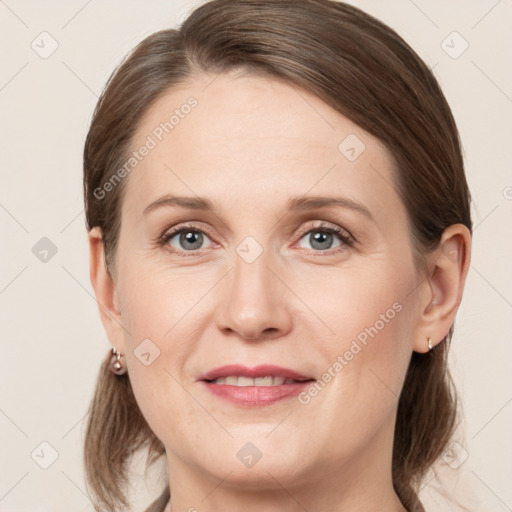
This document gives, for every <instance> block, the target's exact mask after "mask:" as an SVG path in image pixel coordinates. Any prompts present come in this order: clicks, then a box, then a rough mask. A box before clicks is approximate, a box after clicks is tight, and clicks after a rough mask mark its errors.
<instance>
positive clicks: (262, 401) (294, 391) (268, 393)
mask: <svg viewBox="0 0 512 512" xmlns="http://www.w3.org/2000/svg"><path fill="white" fill-rule="evenodd" d="M201 382H202V383H203V384H204V385H205V386H206V387H207V388H208V390H210V391H211V392H212V393H213V394H214V395H217V396H219V397H221V398H224V399H225V400H228V401H230V402H232V403H235V404H237V405H244V406H249V407H260V406H263V405H270V404H273V403H276V402H279V401H281V400H284V399H285V398H291V397H293V396H297V395H298V394H299V393H300V392H301V391H303V390H304V389H305V388H307V387H308V386H309V385H310V384H311V383H312V382H314V381H312V380H308V381H304V382H297V383H296V384H282V385H281V386H232V385H229V384H214V383H213V382H207V381H205V380H203V381H201Z"/></svg>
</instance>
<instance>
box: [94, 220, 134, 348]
mask: <svg viewBox="0 0 512 512" xmlns="http://www.w3.org/2000/svg"><path fill="white" fill-rule="evenodd" d="M88 236H89V256H90V271H89V275H90V279H91V283H92V286H93V288H94V293H95V295H96V302H97V303H98V308H99V312H100V317H101V322H102V323H103V327H104V328H105V332H106V333H107V337H108V339H109V341H110V343H111V344H112V345H113V346H114V347H115V348H117V350H119V352H121V353H122V354H124V333H123V330H124V329H125V328H124V327H123V322H122V318H121V310H120V308H119V300H118V296H117V290H116V285H115V282H114V278H113V276H112V274H111V272H110V271H109V270H108V269H107V267H106V262H105V253H104V247H103V237H102V233H101V228H99V227H98V226H96V227H94V228H92V229H91V230H90V231H89V235H88Z"/></svg>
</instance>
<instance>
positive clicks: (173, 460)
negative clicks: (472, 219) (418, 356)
mask: <svg viewBox="0 0 512 512" xmlns="http://www.w3.org/2000/svg"><path fill="white" fill-rule="evenodd" d="M214 78H215V77H213V76H197V77H195V78H194V79H193V80H191V81H190V82H189V83H187V84H186V85H182V86H180V87H179V88H177V89H173V90H172V91H170V92H168V93H167V94H166V95H164V96H163V97H162V98H160V99H159V101H157V102H156V103H155V104H154V105H153V106H152V108H151V109H150V110H148V111H147V113H146V115H145V116H144V118H143V119H142V122H141V125H140V126H139V128H138V131H137V136H136V138H135V140H134V141H133V150H134V151H137V155H138V156H137V155H135V156H134V158H136V160H137V163H136V165H133V168H132V170H131V171H130V172H129V174H128V175H127V176H126V177H124V179H126V180H127V183H126V184H125V185H126V190H125V196H124V199H123V204H122V224H121V231H120V238H119V245H118V252H117V266H116V275H115V284H116V291H115V301H116V303H117V304H118V306H119V310H120V321H121V322H122V324H123V327H124V329H122V328H121V327H118V330H117V331H116V332H114V333H113V334H112V333H111V335H110V337H111V341H112V342H113V344H114V345H116V346H117V347H118V349H119V350H120V351H121V352H123V353H124V354H125V355H126V362H127V366H128V372H129V375H130V380H131V383H132V386H133V390H134V393H135V396H136V399H137V401H138V403H139V405H140V408H141V410H142V412H143V414H144V416H145V418H146V419H147V421H148V423H149V425H150V427H151V428H152V429H153V431H154V432H155V434H156V435H157V436H158V437H159V438H160V440H161V441H162V442H163V444H164V445H165V448H166V451H167V458H168V463H169V469H170V471H171V473H172V472H173V471H176V472H178V471H184V470H185V469H187V470H188V471H195V472H198V473H201V474H203V475H205V476H208V477H212V478H214V479H215V481H216V482H218V481H219V479H224V478H225V477H226V475H228V474H229V479H228V480H227V482H231V484H233V485H236V484H239V483H243V484H244V485H245V486H246V487H245V488H249V487H255V488H258V486H264V485H266V484H265V482H266V483H267V484H268V485H275V480H277V481H279V482H280V484H281V485H283V486H284V487H285V488H286V487H287V484H288V485H291V484H292V483H293V485H294V486H295V485H300V483H301V482H306V481H307V482H311V480H312V479H317V480H318V481H319V482H322V481H325V479H328V478H329V475H335V476H336V478H337V479H339V478H340V476H343V478H345V481H347V480H350V478H351V475H355V474H357V470H356V469H357V468H358V467H359V468H362V467H367V468H373V469H372V471H373V470H375V472H377V471H378V470H379V468H378V466H379V464H380V465H385V468H384V469H385V471H388V470H389V468H388V466H387V464H388V463H389V461H390V457H391V447H392V438H393V428H394V422H395V416H396V408H397V402H398V396H399V393H400V390H401V387H402V383H403V380H404V377H405V373H406V369H407V366H408V362H409V360H410V356H411V353H412V350H413V338H414V333H415V327H416V319H417V314H418V311H419V298H418V292H417V286H418V283H420V281H421V275H420V274H419V273H418V272H417V270H416V268H415V266H414V262H413V252H412V245H411V239H410V235H409V230H408V220H407V215H406V211H405V209H404V206H403V204H402V203H401V201H400V198H399V195H398V194H397V192H396V190H395V188H394V185H393V182H394V180H393V170H392V166H393V161H392V159H391V157H390V155H389V153H388V151H387V150H386V148H385V147H384V146H383V145H382V144H381V143H380V142H379V141H378V140H377V139H375V138H374V137H373V136H371V135H369V134H368V133H366V132H365V131H363V130H362V129H360V128H359V127H358V126H356V125H354V124H353V123H352V122H351V121H349V120H348V119H346V118H345V117H343V116H342V115H340V114H339V113H337V112H336V111H334V110H333V109H331V108H330V107H329V106H327V105H326V104H325V103H323V102H322V101H321V100H320V99H318V98H317V97H316V96H313V95H312V94H310V93H308V92H306V91H305V90H302V89H300V88H298V87H295V86H294V87H292V86H290V85H286V84H285V83H283V82H280V81H277V80H275V79H270V78H264V77H262V76H259V77H258V76H255V75H249V74H245V75H242V74H241V73H230V74H222V75H220V76H217V77H216V78H215V79H214ZM186 105H188V106H186ZM173 115H174V118H172V119H171V116H173ZM165 123H167V124H165ZM143 146H145V147H146V148H147V150H143V149H142V150H141V149H140V148H142V147H143ZM132 164H134V161H132ZM106 194H107V195H108V192H107V193H106ZM171 196H172V197H181V198H185V197H186V198H188V199H187V200H184V199H181V200H180V201H178V202H177V201H174V202H172V201H168V202H167V203H160V205H158V204H155V201H159V200H160V199H161V198H164V197H168V198H170V197H171ZM326 198H332V199H336V200H337V202H334V201H333V202H329V203H328V202H326V201H325V204H324V200H325V199H326ZM106 200H108V197H106ZM204 201H209V202H210V203H211V204H212V205H213V207H214V208H213V210H210V209H207V208H203V207H200V206H201V205H202V204H203V202H204ZM151 205H153V206H151ZM180 228H183V229H184V231H183V232H182V233H181V234H180V233H177V234H172V235H171V236H170V237H168V238H167V239H166V238H165V235H166V233H169V232H171V229H172V230H178V229H180ZM330 230H338V231H339V232H340V233H336V232H332V231H330ZM160 241H161V243H160ZM112 338H113V339H112ZM224 365H242V366H244V367H248V368H250V369H252V368H254V367H257V366H259V365H277V366H279V367H283V368H286V369H289V370H293V371H295V372H298V373H299V374H301V375H302V376H303V377H304V378H307V379H314V381H309V382H307V383H302V384H299V383H295V382H294V383H291V384H287V385H283V386H277V385H275V386H273V387H272V389H270V388H268V387H264V386H263V385H262V384H264V383H265V382H267V381H266V380H260V381H254V382H253V381H250V380H247V379H240V380H239V381H237V380H236V379H235V380H234V381H233V380H230V381H229V382H230V383H231V384H229V385H223V384H218V383H209V384H208V383H206V382H205V381H204V380H201V379H202V378H204V376H205V374H206V373H207V372H210V371H212V370H214V369H216V368H219V367H222V366H224ZM265 372H267V373H270V374H272V375H275V376H278V375H280V370H272V371H270V370H264V369H263V370H262V373H265ZM221 373H222V372H221ZM281 373H282V372H281ZM242 374H243V371H242V370H236V369H235V370H227V372H224V375H229V376H233V375H235V376H236V375H242ZM262 377H263V375H262ZM287 382H288V381H287ZM234 383H236V384H237V385H239V386H241V387H236V388H235V387H234ZM268 383H270V382H269V381H268ZM272 383H273V384H278V381H277V380H276V381H272ZM255 384H256V386H254V385H255ZM216 386H219V387H217V388H216ZM246 386H253V387H252V388H250V389H249V388H248V387H246ZM221 387H222V389H224V390H226V389H227V390H230V391H231V394H229V393H228V394H227V395H221V394H218V393H216V392H215V391H219V390H220V389H221ZM276 389H277V390H281V391H282V390H285V391H286V392H290V393H291V394H289V395H287V396H284V397H281V399H277V398H278V397H277V395H276V394H275V393H274V391H275V390H276ZM237 397H238V398H237ZM257 400H259V401H257ZM375 461H377V462H375ZM379 461H380V462H379ZM381 469H382V468H381ZM170 477H171V481H172V474H171V475H170Z"/></svg>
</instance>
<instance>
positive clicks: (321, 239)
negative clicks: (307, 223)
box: [311, 231, 332, 249]
mask: <svg viewBox="0 0 512 512" xmlns="http://www.w3.org/2000/svg"><path fill="white" fill-rule="evenodd" d="M331 239H332V233H326V232H322V231H317V232H316V233H315V234H314V235H313V240H312V242H311V247H313V248H315V249H328V248H329V245H330V244H331V242H332V240H331ZM317 243H318V244H320V247H318V246H316V247H315V244H317Z"/></svg>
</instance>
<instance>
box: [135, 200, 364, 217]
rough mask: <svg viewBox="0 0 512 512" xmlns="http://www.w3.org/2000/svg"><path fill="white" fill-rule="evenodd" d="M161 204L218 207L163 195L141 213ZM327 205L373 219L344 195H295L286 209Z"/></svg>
mask: <svg viewBox="0 0 512 512" xmlns="http://www.w3.org/2000/svg"><path fill="white" fill-rule="evenodd" d="M163 206H180V207H181V208H187V209H189V210H209V211H211V212H215V211H216V210H218V209H219V205H218V203H216V202H214V201H211V200H209V199H207V198H205V197H187V196H173V195H165V196H162V197H160V198H158V199H157V200H156V201H153V202H152V203H150V204H149V205H148V206H146V207H145V208H144V211H143V215H147V214H148V213H149V212H151V211H153V210H156V209H157V208H161V207H163ZM329 206H337V207H341V208H347V209H350V210H354V211H356V212H358V213H361V214H363V215H364V216H365V217H368V218H369V219H373V215H372V214H371V212H370V210H368V208H366V206H364V205H362V204H360V203H358V202H356V201H353V200H352V199H349V198H346V197H323V196H308V197H295V198H292V199H289V200H288V203H287V209H288V210H293V211H298V210H315V209H319V208H326V207H329Z"/></svg>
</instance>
